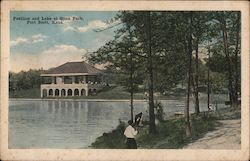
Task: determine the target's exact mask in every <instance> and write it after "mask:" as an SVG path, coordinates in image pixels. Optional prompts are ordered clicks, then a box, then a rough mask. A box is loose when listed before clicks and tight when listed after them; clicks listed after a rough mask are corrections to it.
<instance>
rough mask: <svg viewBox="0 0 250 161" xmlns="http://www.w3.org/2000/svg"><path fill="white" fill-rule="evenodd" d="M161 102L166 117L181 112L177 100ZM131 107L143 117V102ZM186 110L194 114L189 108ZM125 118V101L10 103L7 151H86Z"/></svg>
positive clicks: (203, 106) (145, 104)
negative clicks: (26, 149)
mask: <svg viewBox="0 0 250 161" xmlns="http://www.w3.org/2000/svg"><path fill="white" fill-rule="evenodd" d="M161 103H162V105H163V107H164V112H165V115H166V116H171V115H173V114H174V112H176V111H183V110H184V109H183V107H181V106H178V104H180V103H182V102H181V101H179V100H165V101H161ZM183 103H184V101H183ZM134 106H135V109H134V110H135V111H134V113H135V114H136V113H139V112H143V113H144V114H146V111H147V108H148V104H147V102H135V105H134ZM221 106H222V105H221ZM219 107H220V105H219ZM190 109H191V110H192V111H194V108H193V105H192V106H191V108H190ZM202 110H206V104H205V103H201V111H202ZM129 117H130V106H129V102H93V101H91V102H87V101H67V100H48V101H45V100H43V101H19V100H18V101H10V108H9V148H87V147H88V146H89V145H90V144H91V143H92V142H94V141H95V139H96V138H97V137H98V136H101V135H102V133H103V132H108V131H111V130H112V129H114V128H115V127H116V126H117V125H118V123H119V121H118V120H119V119H121V120H123V121H127V120H128V119H129Z"/></svg>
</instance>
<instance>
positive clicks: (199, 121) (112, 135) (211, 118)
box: [90, 108, 241, 149]
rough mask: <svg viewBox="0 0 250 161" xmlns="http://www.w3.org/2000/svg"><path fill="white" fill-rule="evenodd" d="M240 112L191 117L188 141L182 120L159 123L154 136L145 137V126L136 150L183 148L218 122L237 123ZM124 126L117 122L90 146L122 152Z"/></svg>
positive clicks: (146, 126)
mask: <svg viewBox="0 0 250 161" xmlns="http://www.w3.org/2000/svg"><path fill="white" fill-rule="evenodd" d="M240 111H241V110H240V108H238V109H233V108H225V109H220V110H219V111H217V112H215V113H209V114H204V113H202V114H200V116H191V127H192V136H191V137H190V138H187V137H186V135H185V120H184V117H172V118H170V119H168V120H165V121H162V122H160V123H159V124H158V125H157V126H156V128H157V134H156V135H150V134H148V125H145V126H144V127H143V128H141V129H139V134H138V135H137V137H136V140H137V144H138V148H141V149H178V148H182V147H183V146H185V145H186V144H188V143H190V142H193V141H195V140H197V139H199V138H201V137H203V136H204V135H205V134H206V133H207V132H209V131H212V130H214V128H215V127H216V126H220V124H219V123H218V120H225V119H240V118H241V113H240ZM126 126H127V124H126V123H124V122H120V124H119V126H118V127H117V128H116V129H115V130H113V131H111V132H109V133H104V134H103V135H102V136H100V137H98V138H97V139H96V141H95V142H94V143H92V145H91V146H90V147H91V148H94V149H106V148H107V149H124V148H126V145H125V140H126V138H125V136H124V135H123V132H124V130H125V127H126Z"/></svg>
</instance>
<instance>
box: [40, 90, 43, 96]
mask: <svg viewBox="0 0 250 161" xmlns="http://www.w3.org/2000/svg"><path fill="white" fill-rule="evenodd" d="M40 92H41V98H43V88H41V91H40Z"/></svg>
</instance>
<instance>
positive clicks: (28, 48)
mask: <svg viewBox="0 0 250 161" xmlns="http://www.w3.org/2000/svg"><path fill="white" fill-rule="evenodd" d="M116 14H117V12H113V11H98V12H97V11H72V12H65V11H63V12H61V11H47V12H46V11H12V12H11V19H10V68H9V70H10V71H12V72H19V71H22V70H24V71H27V70H29V69H41V68H43V69H45V70H46V69H49V68H51V67H56V66H59V65H61V64H64V63H66V62H72V61H82V60H83V59H82V57H84V56H86V54H87V53H91V52H93V51H96V50H97V49H98V48H99V47H101V46H102V45H104V44H105V43H106V42H108V41H110V40H112V39H114V34H115V33H114V31H115V30H117V29H118V28H119V27H120V25H117V26H115V27H113V28H110V29H107V30H104V31H102V32H96V29H105V28H107V27H108V26H109V25H114V24H117V23H119V20H115V21H113V22H111V23H107V21H110V20H111V19H112V18H114V17H115V15H116ZM39 21H40V22H43V23H39ZM46 21H47V22H48V23H49V24H46V23H45V24H44V22H46ZM52 21H53V22H55V23H53V22H52Z"/></svg>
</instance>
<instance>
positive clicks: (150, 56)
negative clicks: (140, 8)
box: [146, 11, 156, 134]
mask: <svg viewBox="0 0 250 161" xmlns="http://www.w3.org/2000/svg"><path fill="white" fill-rule="evenodd" d="M146 34H147V45H148V51H147V53H148V54H147V55H148V62H147V63H148V76H149V81H148V90H149V92H148V93H149V133H150V134H155V133H156V127H155V113H154V79H153V78H154V77H153V76H154V75H153V54H152V47H151V18H150V11H147V12H146Z"/></svg>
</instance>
